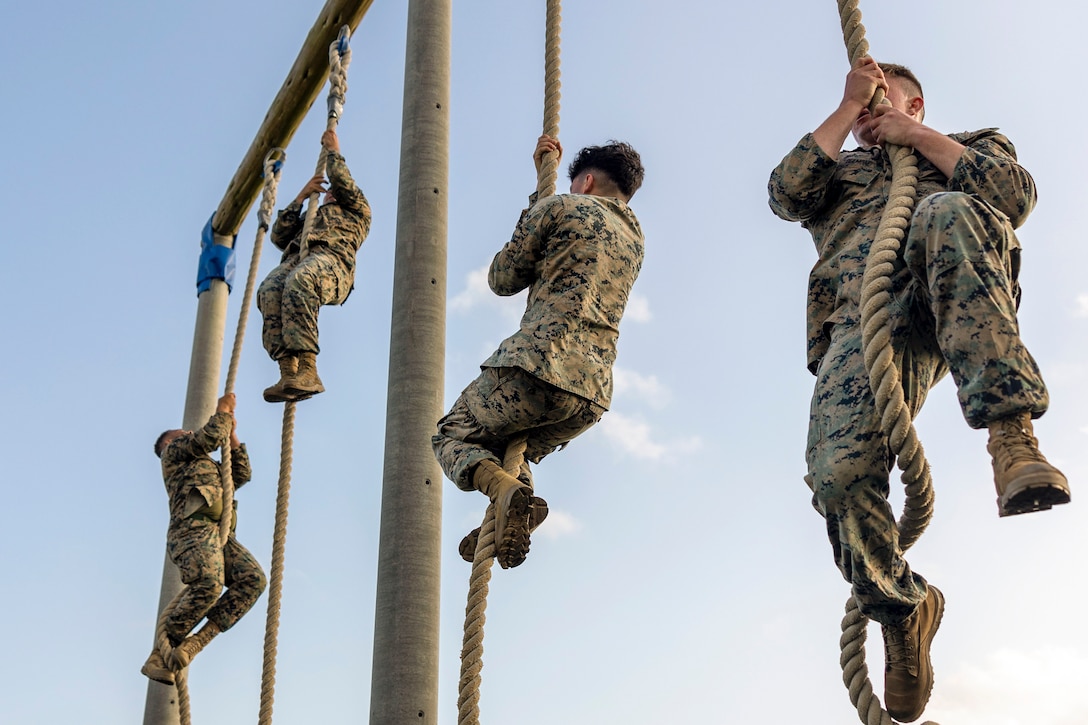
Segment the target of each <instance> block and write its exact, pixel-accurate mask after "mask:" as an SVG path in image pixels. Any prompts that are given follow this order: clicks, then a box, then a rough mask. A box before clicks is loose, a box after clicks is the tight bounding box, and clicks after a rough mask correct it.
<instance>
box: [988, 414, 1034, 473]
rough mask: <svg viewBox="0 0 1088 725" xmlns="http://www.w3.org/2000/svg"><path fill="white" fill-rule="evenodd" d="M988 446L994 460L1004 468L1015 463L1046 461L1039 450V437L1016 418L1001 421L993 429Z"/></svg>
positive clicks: (1006, 468)
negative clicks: (995, 428) (998, 425)
mask: <svg viewBox="0 0 1088 725" xmlns="http://www.w3.org/2000/svg"><path fill="white" fill-rule="evenodd" d="M990 448H991V453H992V454H993V457H994V461H995V462H996V463H997V464H998V465H999V466H1000V467H1001V468H1002V469H1004V470H1008V469H1009V468H1011V467H1012V466H1014V465H1016V464H1017V463H1037V462H1043V463H1045V462H1046V458H1044V457H1043V454H1042V453H1041V452H1040V451H1039V439H1038V438H1036V437H1035V436H1033V435H1032V434H1031V433H1030V432H1028V429H1027V428H1025V427H1024V426H1023V425H1022V424H1021V423H1020V422H1019V421H1016V420H1009V421H1004V422H1002V424H1001V425H1000V427H998V429H997V430H996V431H994V435H993V439H992V440H991V443H990Z"/></svg>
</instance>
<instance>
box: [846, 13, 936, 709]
mask: <svg viewBox="0 0 1088 725" xmlns="http://www.w3.org/2000/svg"><path fill="white" fill-rule="evenodd" d="M838 5H839V17H840V20H841V22H842V34H843V40H844V41H845V42H846V51H847V55H848V56H849V60H850V66H851V67H853V65H854V64H855V63H856V62H857V61H858V60H860V59H861V58H864V57H866V56H868V55H869V43H868V42H867V41H866V40H865V26H864V25H862V23H861V11H860V10H858V0H838ZM883 102H885V99H884V91H883V90H882V89H879V88H878V89H877V91H876V93H875V94H874V96H873V100H872V101H871V102H870V104H869V108H870V109H871V110H872V109H875V108H876V106H878V105H879V104H881V103H883ZM886 150H887V152H888V156H889V157H890V158H891V162H892V181H891V189H890V191H889V193H888V201H887V206H886V207H885V209H884V213H883V215H882V216H881V219H880V224H879V225H878V226H877V230H876V236H875V238H874V239H873V242H872V245H871V247H870V249H869V257H868V261H867V262H866V265H865V275H864V276H863V277H862V292H861V326H862V346H863V351H864V356H865V367H866V370H868V372H869V386H870V387H871V388H872V391H873V396H874V397H875V399H876V406H877V410H878V411H879V412H880V416H881V426H882V429H883V433H884V436H885V437H886V438H887V440H888V445H889V447H890V449H891V451H892V453H893V454H894V455H895V457H896V461H897V465H898V466H899V469H900V470H901V471H902V472H903V474H902V477H901V479H902V481H903V485H904V487H905V491H906V502H905V504H904V508H903V515H902V516H901V517H900V519H899V522H898V527H899V546H900V548H901V549H902V550H903V551H906V550H907V549H909V548H910V547H911V546H912V545H913V544H914V543H915V542H916V541H918V539H919V537H921V535H922V532H924V531H925V529H926V526H928V525H929V521H930V519H931V518H932V517H933V479H932V477H931V475H930V470H929V462H928V461H927V460H926V458H925V453H924V451H923V450H922V444H921V442H920V441H919V440H918V435H917V433H916V431H915V429H914V422H913V421H912V420H911V413H910V409H909V408H908V406H907V404H906V401H905V395H904V393H903V384H902V378H901V375H900V372H899V369H898V368H897V367H896V365H895V353H894V351H893V349H892V345H891V324H890V320H891V317H890V314H889V312H888V309H889V305H890V304H891V302H892V295H891V287H892V281H891V274H892V272H893V269H894V264H895V260H896V257H897V256H898V254H899V250H900V244H901V241H902V240H903V238H904V237H905V236H906V232H907V230H908V229H909V228H910V219H911V215H912V214H913V211H914V205H915V203H916V202H917V188H916V186H917V182H918V159H917V157H916V156H915V155H914V152H913V150H912V149H909V148H905V147H902V146H892V145H889V146H887V147H886ZM868 621H869V620H868V618H867V617H866V616H865V615H863V614H862V613H861V611H860V610H859V608H858V603H857V601H856V600H855V599H854V597H853V596H852V595H851V597H850V598H849V599H848V600H847V602H846V614H845V615H844V616H843V619H842V625H841V627H842V636H841V638H840V639H839V647H840V650H841V655H840V657H839V663H840V664H841V665H842V677H843V683H844V684H845V685H846V687H847V690H848V691H849V693H850V702H851V703H853V705H854V706H855V707H856V708H857V710H858V717H859V718H861V721H862V722H863V723H865V725H890V724H891V723H893V722H894V720H892V717H891V715H889V714H888V712H887V711H886V710H885V709H884V708H883V707H882V706H881V704H880V700H879V699H878V698H877V697H876V696H875V695H874V694H873V685H872V683H871V682H870V681H869V670H868V667H867V666H866V664H865V635H866V626H867V624H868ZM923 725H936V723H933V722H931V721H927V722H926V723H923Z"/></svg>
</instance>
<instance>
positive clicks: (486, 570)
mask: <svg viewBox="0 0 1088 725" xmlns="http://www.w3.org/2000/svg"><path fill="white" fill-rule="evenodd" d="M561 20H562V1H561V0H547V15H546V19H545V27H544V124H543V125H544V128H543V132H544V133H546V134H547V135H549V136H551V137H552V138H558V137H559V99H560V96H561V94H560V88H561V86H562V84H561V82H560V77H559V47H560V46H559V40H560V25H561ZM558 175H559V154H558V153H555V152H551V153H548V154H545V156H544V163H542V164H541V165H540V171H539V173H538V174H537V185H536V191H537V198H538V199H543V198H544V197H547V196H552V195H553V194H555V184H556V179H557V178H558ZM525 442H526V440H525V437H524V436H519V437H517V438H515V439H513V440H511V441H510V443H508V444H507V447H506V455H505V456H504V459H503V463H502V466H503V469H504V470H505V471H506V472H507V473H509V474H510V475H511V476H514V477H515V478H516V477H517V475H518V474H519V473H520V472H521V466H522V463H523V462H524V460H525ZM500 535H501V532H500V533H496V531H495V506H494V504H492V505H490V506H488V507H487V511H486V512H484V520H483V524H482V526H481V527H480V536H479V538H478V539H477V541H476V552H475V554H474V555H473V558H472V573H471V574H470V575H469V590H468V604H467V605H466V606H465V634H464V638H463V639H462V643H461V678H460V681H459V683H458V691H457V714H458V717H457V722H458V725H479V723H480V682H481V677H480V673H481V671H482V670H483V652H484V621H485V620H486V617H485V616H484V612H485V611H486V610H487V592H488V583H489V582H490V581H491V566H492V564H493V562H494V559H495V555H496V554H497V553H498V542H496V540H495V539H496V537H497V536H500Z"/></svg>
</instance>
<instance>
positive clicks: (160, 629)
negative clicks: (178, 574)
mask: <svg viewBox="0 0 1088 725" xmlns="http://www.w3.org/2000/svg"><path fill="white" fill-rule="evenodd" d="M188 589H189V587H184V588H182V590H181V591H179V592H178V593H177V594H175V595H174V598H173V599H171V600H170V602H169V604H167V605H166V606H165V607H163V608H162V611H161V612H159V621H158V622H157V623H156V625H155V649H157V650H158V651H159V655H161V656H162V661H163V662H169V661H170V659H169V658H170V653H171V652H173V651H174V648H173V647H172V646H171V645H170V640H169V639H168V638H167V636H166V620H167V619H168V618H169V617H170V613H171V612H173V611H174V607H176V606H177V605H178V602H180V601H181V597H182V596H183V595H184V594H185V592H186V591H187V590H188ZM186 673H187V670H185V669H182V670H179V671H178V672H175V673H174V687H176V688H177V691H178V713H179V716H178V717H179V721H180V725H190V722H191V720H190V708H189V678H188V676H187V674H186Z"/></svg>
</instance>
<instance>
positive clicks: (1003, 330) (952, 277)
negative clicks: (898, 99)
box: [768, 129, 1048, 624]
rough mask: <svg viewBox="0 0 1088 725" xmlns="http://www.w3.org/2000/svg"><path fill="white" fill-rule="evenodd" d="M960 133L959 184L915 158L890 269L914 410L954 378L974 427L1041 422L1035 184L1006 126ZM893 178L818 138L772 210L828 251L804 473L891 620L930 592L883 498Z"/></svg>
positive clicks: (773, 189)
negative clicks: (1028, 269)
mask: <svg viewBox="0 0 1088 725" xmlns="http://www.w3.org/2000/svg"><path fill="white" fill-rule="evenodd" d="M952 138H954V139H956V140H957V141H959V142H960V143H962V144H964V145H965V146H966V147H967V148H966V150H965V151H964V153H963V155H962V156H961V158H960V159H959V162H958V163H957V165H956V168H955V170H954V173H953V176H952V178H951V179H949V178H946V177H945V176H944V174H942V173H941V172H940V171H939V170H938V169H937V168H936V167H935V166H934V165H933V164H932V163H930V162H929V161H928V160H927V159H925V158H924V157H922V156H921V155H919V157H918V162H919V179H918V199H919V201H918V203H917V206H916V208H915V211H914V215H913V217H912V219H911V226H910V229H909V231H908V233H907V237H906V239H905V240H904V243H903V247H902V251H901V255H900V258H899V259H898V260H897V263H896V268H895V270H894V272H893V275H892V290H891V292H892V295H893V302H892V303H891V305H890V307H891V309H890V313H891V326H892V346H893V349H894V351H895V355H896V361H897V364H898V365H899V368H900V370H901V372H902V383H903V389H904V393H905V395H906V399H907V404H908V405H909V406H910V408H911V410H912V412H913V413H915V414H917V412H918V411H919V409H920V408H921V406H922V403H923V402H924V401H925V397H926V394H927V393H928V391H929V390H930V389H931V388H932V387H933V385H935V384H936V383H937V381H939V380H940V379H941V378H942V377H943V376H944V375H945V373H947V372H949V371H951V373H952V376H953V379H954V380H955V383H956V387H957V391H958V397H959V402H960V406H961V409H962V411H963V414H964V417H965V418H966V420H967V422H968V424H969V425H971V426H972V427H974V428H981V427H985V426H986V424H987V423H989V422H991V421H994V420H998V419H1000V418H1004V417H1007V416H1009V415H1012V414H1014V413H1018V412H1024V411H1030V412H1031V413H1032V415H1033V416H1035V417H1038V416H1039V415H1041V414H1042V413H1043V412H1044V411H1045V410H1046V408H1047V404H1048V397H1047V392H1046V387H1045V385H1044V384H1043V381H1042V377H1041V375H1040V373H1039V369H1038V366H1037V365H1036V363H1035V361H1034V359H1033V358H1032V357H1031V355H1030V354H1029V353H1028V351H1027V349H1026V348H1025V347H1024V345H1023V343H1022V342H1021V340H1020V335H1019V326H1018V323H1017V320H1016V308H1017V303H1018V300H1019V286H1018V284H1017V275H1018V272H1019V261H1020V245H1019V242H1018V241H1017V239H1016V236H1015V234H1014V232H1013V229H1014V228H1016V227H1019V226H1020V224H1022V223H1023V221H1024V220H1025V218H1026V217H1027V215H1028V214H1029V213H1030V212H1031V210H1032V209H1033V207H1034V206H1035V184H1034V182H1033V180H1032V179H1031V176H1030V175H1029V174H1028V173H1027V171H1025V170H1024V169H1023V168H1022V167H1020V166H1019V164H1017V163H1016V153H1015V150H1014V148H1013V146H1012V144H1011V143H1010V142H1009V140H1008V139H1007V138H1005V137H1004V136H1003V135H1001V134H999V133H997V132H996V131H995V130H993V129H986V130H983V131H978V132H975V133H964V134H954V135H952ZM890 181H891V163H890V161H889V159H888V157H887V155H886V154H885V153H884V151H883V150H882V149H881V148H879V147H876V148H872V149H864V150H863V149H859V150H856V151H850V152H843V153H842V154H841V155H840V157H839V160H838V162H836V161H834V160H832V159H831V158H830V157H828V156H827V155H826V154H825V153H824V152H823V151H822V150H821V149H820V148H819V146H818V145H817V144H816V142H815V141H814V139H813V138H812V135H811V134H809V135H806V136H805V137H804V138H803V139H802V140H801V142H800V143H799V144H798V145H797V146H796V147H795V148H794V150H793V151H792V152H790V154H788V155H787V156H786V157H785V159H783V161H782V163H781V164H780V165H779V166H778V167H777V168H776V169H775V170H774V172H773V173H772V174H771V179H770V183H769V187H768V188H769V193H770V204H771V208H772V210H773V211H774V212H775V213H776V214H777V215H778V216H780V217H782V218H783V219H787V220H789V221H800V222H802V224H803V226H804V227H805V228H806V229H808V230H809V232H810V233H811V234H812V237H813V241H814V242H815V243H816V249H817V251H818V253H819V261H818V262H817V263H816V265H815V267H814V268H813V270H812V273H811V275H810V278H809V302H808V364H809V369H810V370H811V371H812V372H813V373H814V374H815V375H816V377H817V380H816V386H815V391H814V393H813V398H812V405H811V412H810V421H809V440H808V449H807V455H806V458H807V463H808V469H809V472H808V475H807V476H806V480H807V482H808V484H809V486H810V487H811V488H812V490H813V504H814V506H815V507H816V508H817V510H819V511H820V512H821V513H822V514H823V516H824V518H825V519H826V522H827V528H828V536H829V538H830V540H831V544H832V548H833V551H834V555H835V561H836V563H837V564H838V566H839V569H840V571H841V572H842V574H843V576H844V577H845V578H846V580H847V581H849V582H851V583H852V585H853V589H854V596H855V597H856V598H857V600H858V602H859V605H860V607H861V610H862V612H863V613H865V614H866V615H867V616H869V617H871V618H873V619H875V620H877V621H879V622H881V623H884V624H894V623H897V622H899V621H901V620H902V619H903V618H904V617H905V616H907V615H908V614H910V612H912V611H913V610H914V609H915V607H916V606H917V604H918V603H919V602H921V601H922V600H923V599H924V598H925V596H926V586H925V583H924V580H923V579H922V578H921V577H920V576H918V575H917V574H915V573H913V572H912V571H911V570H910V567H909V566H908V565H907V563H906V561H905V560H904V559H903V557H902V551H901V550H900V548H899V543H898V537H897V531H896V528H895V525H894V524H895V517H894V515H893V513H892V510H891V507H890V506H889V504H888V501H887V495H888V492H889V477H890V472H891V468H892V465H893V463H894V461H893V459H892V456H891V453H890V450H889V448H888V444H887V441H886V439H885V437H884V435H883V433H882V432H881V426H880V419H879V415H878V413H877V411H876V406H875V401H874V399H873V394H872V391H871V389H870V386H869V379H868V373H867V371H866V368H865V364H864V359H863V355H862V336H861V326H860V318H861V313H860V309H859V304H860V299H861V286H862V277H863V275H864V272H865V263H866V258H867V255H868V252H869V248H870V245H871V243H872V239H873V236H874V235H875V233H876V228H877V225H878V224H879V221H880V216H881V214H882V213H883V210H884V207H885V204H886V199H887V192H888V189H889V186H890Z"/></svg>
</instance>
